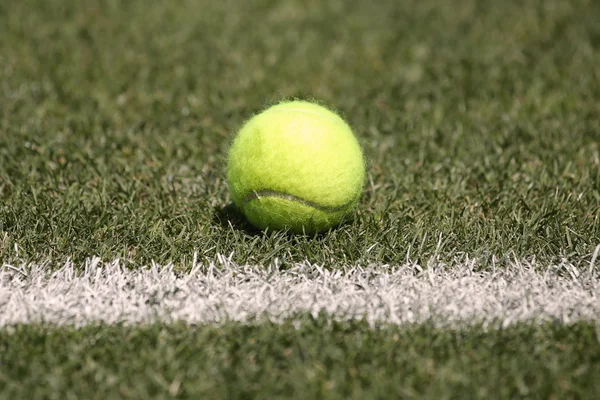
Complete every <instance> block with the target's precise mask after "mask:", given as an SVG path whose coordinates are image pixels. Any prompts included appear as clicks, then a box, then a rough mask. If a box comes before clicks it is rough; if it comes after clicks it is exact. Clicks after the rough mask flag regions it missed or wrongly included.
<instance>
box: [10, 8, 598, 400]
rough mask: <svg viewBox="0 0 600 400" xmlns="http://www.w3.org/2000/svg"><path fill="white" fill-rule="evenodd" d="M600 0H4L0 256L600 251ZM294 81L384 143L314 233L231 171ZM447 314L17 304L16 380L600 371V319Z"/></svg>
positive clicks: (326, 388)
mask: <svg viewBox="0 0 600 400" xmlns="http://www.w3.org/2000/svg"><path fill="white" fill-rule="evenodd" d="M598 21H600V2H598V1H595V0H570V1H567V0H546V1H542V0H532V1H519V0H506V1H495V0H478V1H476V0H449V1H438V0H403V1H392V0H383V1H379V2H375V3H373V2H368V1H361V0H350V1H338V0H332V1H328V2H321V1H318V0H293V1H287V2H276V1H274V0H259V1H255V2H243V1H234V0H222V1H218V2H210V1H205V0H182V1H178V2H165V1H156V0H104V1H100V0H90V1H84V2H82V1H76V0H21V1H18V2H17V1H11V2H2V3H0V266H2V265H5V264H14V265H20V264H21V263H27V262H42V261H47V260H50V261H51V262H52V264H49V265H60V263H61V262H63V261H64V260H66V259H72V260H74V261H75V262H79V261H82V260H84V259H86V258H87V257H91V256H94V255H97V256H100V257H102V258H103V259H104V260H107V261H111V260H114V259H116V258H120V259H123V260H124V261H125V262H128V263H129V264H130V266H132V267H136V266H137V265H142V264H148V263H149V262H151V261H152V260H155V261H156V262H158V263H161V264H166V263H169V262H173V263H175V264H177V265H189V264H190V260H191V259H192V257H193V254H194V252H198V254H199V257H200V261H201V262H202V261H203V260H204V261H206V262H210V261H214V260H215V258H216V257H217V256H218V255H226V256H231V259H232V260H233V261H234V262H236V263H238V264H240V265H244V264H257V265H267V264H273V263H275V261H277V263H278V264H277V265H281V266H282V267H283V268H285V267H286V265H289V264H292V263H295V262H301V261H308V262H312V263H316V264H320V265H322V266H323V267H324V268H337V267H339V266H342V265H343V266H350V265H367V264H371V265H373V264H374V265H382V264H391V265H395V264H399V263H404V262H405V261H406V260H412V261H415V262H418V263H420V264H421V265H426V261H427V260H428V259H430V258H431V257H435V258H436V259H447V260H453V259H457V258H458V257H461V256H465V255H468V256H469V257H471V258H477V259H478V260H479V263H478V264H477V267H478V268H488V267H489V265H490V262H489V260H490V259H491V258H492V257H494V260H502V259H504V257H506V256H508V255H510V257H512V258H513V259H517V260H527V259H531V258H534V257H535V259H536V260H537V264H536V265H547V264H548V263H550V262H552V261H556V260H559V259H562V258H566V259H568V260H570V262H572V263H574V264H576V265H581V266H587V265H590V258H591V255H592V253H593V251H594V249H595V248H596V246H598V244H600V69H599V68H598V65H600V23H598ZM292 98H300V99H314V100H317V101H320V102H323V103H325V104H327V105H329V106H330V107H333V108H335V109H337V110H338V111H339V112H340V113H341V114H342V115H344V117H345V118H346V119H347V120H348V122H349V123H350V124H351V125H352V126H353V128H354V130H355V132H356V134H357V136H358V137H359V139H360V141H361V143H362V145H363V147H364V149H365V153H366V155H367V157H368V180H367V184H366V186H365V190H364V195H363V198H362V201H361V204H360V207H359V209H358V211H357V213H356V215H355V218H354V219H353V220H352V221H351V222H349V223H348V224H346V225H344V226H342V227H340V228H338V229H335V230H332V231H331V232H328V233H326V234H323V235H319V236H316V237H309V236H301V235H290V234H287V233H285V232H276V233H266V234H265V233H263V232H257V231H254V230H252V229H251V228H250V227H249V226H248V225H247V224H246V223H245V222H244V220H243V218H242V217H241V216H240V215H239V214H238V213H237V212H236V211H235V210H234V209H233V208H232V207H231V206H230V205H229V203H230V199H229V194H228V192H227V185H226V182H225V163H226V156H227V149H228V147H229V144H230V142H231V139H232V137H233V135H234V134H235V132H236V130H237V129H238V128H239V127H240V125H241V124H242V123H243V121H244V120H246V119H247V118H249V117H250V116H251V115H252V114H253V113H256V112H258V111H259V110H261V109H262V108H264V107H265V106H267V105H269V104H273V103H275V102H277V101H279V100H282V99H292ZM450 265H451V264H450ZM595 265H596V268H597V265H598V262H596V264H595ZM592 267H594V265H592ZM582 268H583V267H582ZM585 268H587V267H585ZM1 307H2V305H1V304H0V312H2V311H1ZM434 325H435V324H433V322H432V324H421V325H414V326H391V325H383V326H381V327H379V328H377V329H372V328H371V327H369V326H368V325H366V324H365V323H362V322H359V321H354V322H330V321H329V319H328V317H327V316H325V315H322V316H320V317H319V318H317V319H312V318H310V317H308V316H298V318H297V319H294V320H290V321H287V322H285V323H284V324H282V325H277V324H271V323H268V322H262V323H257V324H255V325H250V326H247V325H241V324H235V323H228V322H224V323H223V325H222V326H190V325H186V324H184V323H180V324H163V323H156V324H155V325H151V326H148V327H125V326H119V325H114V326H109V325H91V326H86V327H83V328H81V329H75V328H73V327H68V326H66V327H49V326H43V325H41V326H34V325H30V326H16V327H2V328H0V398H7V399H18V398H27V399H35V398H55V399H71V398H72V399H81V398H86V399H93V398H127V397H129V398H166V397H169V396H177V395H178V396H180V397H182V398H186V397H187V398H199V397H202V398H211V399H218V398H269V399H274V398H310V399H314V398H352V397H353V398H361V399H370V398H435V399H444V398H447V399H453V398H456V399H466V398H487V399H492V398H504V399H515V398H540V399H542V398H543V399H550V398H554V399H563V398H596V397H597V394H598V393H600V386H599V385H600V383H599V382H600V367H599V365H600V345H599V343H600V333H599V330H598V325H597V323H596V322H575V323H573V324H570V325H563V324H559V323H552V322H548V323H543V324H536V323H534V322H532V323H520V324H516V325H514V326H510V327H508V328H502V327H501V326H500V327H495V328H493V329H484V328H483V327H482V326H479V325H475V326H465V327H462V328H454V329H444V328H441V327H435V326H434ZM499 325H501V323H499Z"/></svg>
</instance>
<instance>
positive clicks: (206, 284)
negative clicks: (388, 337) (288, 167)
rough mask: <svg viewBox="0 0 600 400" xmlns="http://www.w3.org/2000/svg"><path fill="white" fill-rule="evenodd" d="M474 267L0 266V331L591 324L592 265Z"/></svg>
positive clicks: (597, 285) (596, 308)
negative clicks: (315, 323)
mask: <svg viewBox="0 0 600 400" xmlns="http://www.w3.org/2000/svg"><path fill="white" fill-rule="evenodd" d="M474 265H475V264H474V263H473V262H470V261H469V260H467V261H464V260H463V261H460V262H459V261H457V262H456V263H454V264H451V265H442V264H438V265H429V266H428V267H427V268H422V267H420V266H418V265H416V264H410V263H409V264H406V265H400V266H395V267H394V266H387V265H379V266H377V265H375V266H370V267H367V268H359V267H354V268H341V269H339V270H327V269H324V268H321V267H319V266H318V265H311V264H309V263H303V264H298V265H295V266H293V267H291V268H289V269H286V270H280V269H279V268H277V266H268V267H261V266H239V265H236V264H234V263H233V262H231V261H230V259H228V258H227V257H224V256H220V257H218V258H217V260H215V261H214V262H211V263H208V264H200V263H197V262H194V265H192V266H191V268H190V271H189V272H186V273H176V272H174V269H173V267H172V266H164V267H161V266H157V265H152V266H150V267H145V268H142V269H139V270H129V269H127V268H124V267H122V266H121V263H120V262H119V261H118V260H116V261H113V262H108V263H103V262H101V261H100V260H99V259H97V258H95V259H92V260H90V261H88V262H86V263H85V265H80V266H76V265H73V264H72V263H67V264H66V265H64V266H62V267H61V268H59V269H58V270H55V271H54V272H52V273H50V272H48V271H49V266H48V265H21V266H14V265H6V264H5V265H3V266H2V267H0V327H5V326H8V325H13V324H16V323H37V322H46V323H51V324H59V325H64V324H69V325H71V324H73V325H75V326H82V325H85V324H89V323H94V322H106V323H119V322H123V323H127V324H145V323H151V322H153V321H157V320H159V321H167V322H169V321H174V320H184V321H188V322H190V323H220V322H224V321H227V320H234V321H243V322H252V321H254V320H255V319H256V318H259V319H260V318H269V319H271V320H273V321H281V320H283V319H286V318H290V317H293V316H294V315H295V314H296V313H312V314H314V315H316V314H318V313H320V312H326V313H327V314H328V315H330V316H331V317H332V318H337V319H346V318H364V319H366V320H367V321H369V323H371V324H376V323H378V322H386V323H392V324H405V323H412V322H423V321H427V320H432V321H434V322H436V323H440V324H448V323H449V324H455V323H475V322H483V323H490V322H494V323H498V322H499V323H500V324H501V325H509V324H512V323H515V322H518V321H525V320H535V321H542V320H557V321H560V322H563V323H566V322H572V321H575V320H581V319H583V320H593V321H600V318H599V317H600V279H598V278H597V277H596V275H597V274H596V273H595V272H596V271H595V270H596V269H597V266H596V267H595V266H594V265H593V262H592V264H590V266H589V267H588V266H585V267H581V268H579V269H578V268H576V267H575V266H574V265H573V264H570V263H568V262H566V261H565V262H563V263H560V264H557V265H551V266H543V265H538V264H536V262H519V261H509V262H506V263H504V264H502V265H496V266H490V268H488V269H487V272H474V268H475V267H474Z"/></svg>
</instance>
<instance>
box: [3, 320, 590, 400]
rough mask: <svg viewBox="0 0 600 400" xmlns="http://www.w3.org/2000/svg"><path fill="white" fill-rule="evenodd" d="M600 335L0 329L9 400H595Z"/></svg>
mask: <svg viewBox="0 0 600 400" xmlns="http://www.w3.org/2000/svg"><path fill="white" fill-rule="evenodd" d="M296 324H298V326H299V328H296V327H295V326H294V325H296ZM599 335H600V331H599V330H598V327H596V326H594V325H593V324H586V323H576V324H572V325H568V326H565V325H561V324H554V323H545V324H542V325H539V324H521V325H518V326H512V327H509V328H500V329H490V330H487V329H485V328H484V327H482V326H474V327H470V328H468V329H457V330H454V329H452V330H448V329H443V328H435V327H434V326H433V325H429V324H424V325H417V326H407V327H403V328H398V327H393V326H381V327H378V328H376V329H371V328H369V326H368V325H366V324H364V323H360V322H334V323H331V322H329V321H328V318H326V316H319V317H317V318H312V317H310V316H299V317H298V318H297V319H296V321H295V322H288V323H284V324H282V325H273V324H269V323H261V324H258V325H250V326H248V325H240V324H235V323H229V324H225V325H223V326H220V327H218V326H189V325H186V324H175V325H162V324H156V325H152V326H148V327H144V328H137V327H125V326H97V325H96V326H88V327H85V328H83V329H80V330H73V329H70V328H68V327H66V328H51V327H50V328H48V327H42V326H18V327H16V328H15V329H14V330H12V332H11V333H8V332H7V331H0V365H1V366H2V367H1V368H0V397H2V398H7V399H17V398H27V399H37V398H57V399H58V398H60V399H71V398H72V399H83V398H85V399H107V398H135V399H142V398H143V399H147V398H169V397H175V396H177V397H179V398H210V399H249V398H263V399H317V398H323V399H347V398H355V399H377V398H379V399H399V398H405V399H466V398H469V399H498V398H501V399H520V398H522V399H551V398H555V399H568V398H578V399H584V398H585V399H593V398H595V397H596V395H597V393H598V391H600V341H599Z"/></svg>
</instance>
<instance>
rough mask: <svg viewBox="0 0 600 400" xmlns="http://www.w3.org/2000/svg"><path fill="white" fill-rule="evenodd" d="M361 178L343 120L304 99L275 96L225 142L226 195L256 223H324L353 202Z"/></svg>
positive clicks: (303, 226) (358, 153)
mask: <svg viewBox="0 0 600 400" xmlns="http://www.w3.org/2000/svg"><path fill="white" fill-rule="evenodd" d="M364 180H365V163H364V158H363V154H362V150H361V147H360V145H359V143H358V141H357V139H356V137H355V136H354V134H353V133H352V130H351V129H350V127H349V126H348V124H347V123H346V122H345V121H344V120H343V119H342V118H341V117H340V116H339V115H337V114H336V113H334V112H332V111H330V110H328V109H327V108H325V107H322V106H320V105H317V104H314V103H310V102H305V101H291V102H284V103H279V104H277V105H275V106H272V107H270V108H268V109H267V110H265V111H263V112H262V113H260V114H258V115H256V116H254V117H253V118H251V119H250V120H249V121H247V122H246V123H245V124H244V125H243V126H242V128H241V129H240V131H239V133H238V134H237V136H236V137H235V139H234V141H233V144H232V145H231V148H230V150H229V158H228V163H227V181H228V185H229V189H230V191H231V196H232V198H233V201H234V202H235V204H236V205H237V207H238V208H239V209H240V210H241V211H242V212H243V213H244V215H245V216H246V217H247V218H248V220H249V221H250V223H252V224H253V225H254V226H256V227H257V228H259V229H269V230H277V229H289V230H290V231H292V232H306V233H312V232H320V231H325V230H328V229H330V228H331V227H333V226H336V225H338V224H339V223H340V222H341V221H342V220H343V219H344V218H345V217H347V216H348V215H349V214H350V213H351V212H352V211H353V210H354V209H355V208H356V205H357V204H358V200H359V198H360V195H361V192H362V187H363V183H364Z"/></svg>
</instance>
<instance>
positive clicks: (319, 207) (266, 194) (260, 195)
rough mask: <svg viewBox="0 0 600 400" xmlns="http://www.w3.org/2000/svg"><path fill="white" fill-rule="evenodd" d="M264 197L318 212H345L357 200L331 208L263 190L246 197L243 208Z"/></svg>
mask: <svg viewBox="0 0 600 400" xmlns="http://www.w3.org/2000/svg"><path fill="white" fill-rule="evenodd" d="M264 197H275V198H279V199H284V200H289V201H294V202H297V203H300V204H302V205H305V206H307V207H311V208H314V209H317V210H319V211H323V212H338V211H344V210H346V209H348V208H349V207H350V206H352V204H354V202H356V199H352V200H351V201H349V202H347V203H345V204H342V205H341V206H335V207H330V206H324V205H321V204H319V203H315V202H312V201H310V200H306V199H303V198H301V197H298V196H294V195H292V194H287V193H281V192H277V191H275V190H270V189H263V190H253V191H251V192H250V193H248V195H247V196H246V197H244V200H243V203H242V208H245V207H246V205H247V204H248V203H249V202H251V201H252V200H256V199H260V198H264Z"/></svg>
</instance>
